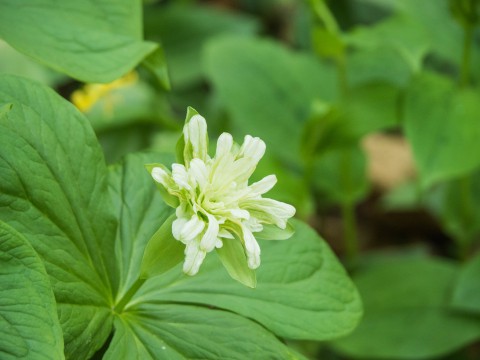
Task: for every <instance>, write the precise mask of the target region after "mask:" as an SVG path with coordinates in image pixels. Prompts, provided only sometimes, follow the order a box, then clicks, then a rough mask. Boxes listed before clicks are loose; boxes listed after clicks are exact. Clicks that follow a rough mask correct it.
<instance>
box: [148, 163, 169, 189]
mask: <svg viewBox="0 0 480 360" xmlns="http://www.w3.org/2000/svg"><path fill="white" fill-rule="evenodd" d="M152 177H153V180H155V181H156V182H158V183H160V184H162V185H163V186H165V187H167V186H168V185H167V184H168V178H169V177H170V174H168V173H167V172H166V171H165V170H164V169H162V168H160V167H154V168H153V169H152Z"/></svg>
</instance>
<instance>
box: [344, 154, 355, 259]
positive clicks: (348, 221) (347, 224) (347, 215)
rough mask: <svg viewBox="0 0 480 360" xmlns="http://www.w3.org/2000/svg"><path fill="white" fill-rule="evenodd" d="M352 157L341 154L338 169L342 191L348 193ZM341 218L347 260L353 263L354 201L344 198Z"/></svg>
mask: <svg viewBox="0 0 480 360" xmlns="http://www.w3.org/2000/svg"><path fill="white" fill-rule="evenodd" d="M351 166H352V157H351V155H350V154H349V153H348V152H344V153H343V154H342V159H341V164H340V171H341V179H342V185H343V187H344V192H345V193H346V194H350V190H351V180H352V179H351V172H350V169H351ZM341 209H342V220H343V239H344V246H345V253H346V256H347V259H348V262H350V263H351V264H353V263H354V262H355V259H356V257H357V255H358V237H357V222H356V217H355V202H354V201H353V200H351V199H345V200H343V201H342V203H341Z"/></svg>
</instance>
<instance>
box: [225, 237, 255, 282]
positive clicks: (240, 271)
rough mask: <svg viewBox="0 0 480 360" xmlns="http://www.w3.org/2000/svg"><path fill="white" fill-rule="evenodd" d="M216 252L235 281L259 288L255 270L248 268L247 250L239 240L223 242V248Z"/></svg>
mask: <svg viewBox="0 0 480 360" xmlns="http://www.w3.org/2000/svg"><path fill="white" fill-rule="evenodd" d="M216 251H217V254H218V256H219V257H220V260H221V261H222V264H223V266H224V267H225V269H226V270H227V272H228V274H229V275H230V276H231V277H232V278H233V279H234V280H237V281H238V282H240V283H242V284H243V285H245V286H248V287H251V288H255V287H256V286H257V277H256V275H255V270H252V269H250V268H249V267H248V263H247V257H246V255H245V250H244V249H243V246H242V244H241V242H240V241H239V240H238V239H237V238H235V239H225V240H223V246H222V247H221V248H218V249H216Z"/></svg>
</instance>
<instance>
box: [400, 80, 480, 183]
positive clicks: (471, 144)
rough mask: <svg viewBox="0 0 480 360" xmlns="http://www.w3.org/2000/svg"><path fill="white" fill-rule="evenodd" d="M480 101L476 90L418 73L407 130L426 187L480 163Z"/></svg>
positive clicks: (407, 108)
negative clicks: (479, 116)
mask: <svg viewBox="0 0 480 360" xmlns="http://www.w3.org/2000/svg"><path fill="white" fill-rule="evenodd" d="M478 100H479V94H478V93H476V92H474V91H473V90H469V89H458V88H456V87H455V86H454V85H453V84H452V83H451V82H450V81H449V80H448V79H446V78H443V77H440V76H438V75H433V74H424V75H422V76H419V77H418V78H416V79H415V80H414V81H413V83H412V85H411V86H410V88H409V89H408V91H407V95H406V99H405V110H404V115H405V131H406V135H407V138H408V140H409V141H410V144H411V146H412V150H413V155H414V158H415V161H416V163H417V166H418V168H419V171H420V176H421V181H422V185H423V186H424V187H428V186H429V185H431V184H433V183H435V182H438V181H440V180H447V179H451V178H454V177H458V176H461V175H464V174H466V173H469V172H470V171H472V170H473V169H475V168H476V167H478V166H479V165H480V157H479V156H477V148H478V139H479V138H480V127H479V126H478V114H479V113H480V102H479V101H478ZM459 159H461V161H459Z"/></svg>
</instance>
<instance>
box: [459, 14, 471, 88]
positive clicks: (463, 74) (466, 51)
mask: <svg viewBox="0 0 480 360" xmlns="http://www.w3.org/2000/svg"><path fill="white" fill-rule="evenodd" d="M473 32H474V27H473V25H472V24H465V25H464V27H463V52H462V64H461V66H460V86H461V87H466V86H468V85H469V84H470V72H471V57H472V56H471V54H472V43H473Z"/></svg>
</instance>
